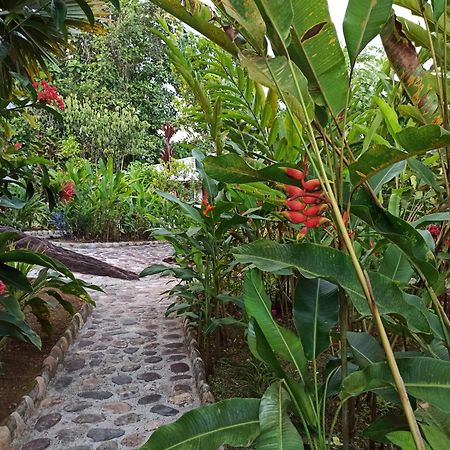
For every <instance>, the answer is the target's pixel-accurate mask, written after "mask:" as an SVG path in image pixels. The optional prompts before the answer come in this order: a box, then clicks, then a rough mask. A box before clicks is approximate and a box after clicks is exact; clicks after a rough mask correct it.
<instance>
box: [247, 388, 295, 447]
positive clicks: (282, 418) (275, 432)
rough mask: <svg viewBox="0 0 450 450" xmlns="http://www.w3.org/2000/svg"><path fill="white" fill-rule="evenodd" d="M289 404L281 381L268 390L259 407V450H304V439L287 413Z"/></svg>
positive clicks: (257, 444) (257, 443)
mask: <svg viewBox="0 0 450 450" xmlns="http://www.w3.org/2000/svg"><path fill="white" fill-rule="evenodd" d="M289 403H290V399H289V395H288V393H287V392H286V390H285V389H284V388H283V384H282V383H281V381H278V382H276V383H274V384H272V385H271V386H269V387H268V388H267V390H266V392H265V393H264V395H263V397H262V398H261V404H260V407H259V422H260V427H261V434H260V435H259V436H258V439H257V440H256V442H255V445H256V448H257V449H258V450H274V449H276V450H302V449H303V441H302V438H301V436H300V434H299V433H298V431H297V429H296V428H295V426H294V425H293V424H292V422H291V419H290V418H289V415H288V412H287V411H288V406H289Z"/></svg>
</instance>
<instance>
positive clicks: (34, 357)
mask: <svg viewBox="0 0 450 450" xmlns="http://www.w3.org/2000/svg"><path fill="white" fill-rule="evenodd" d="M67 300H69V301H70V302H71V303H72V304H73V306H74V308H75V311H79V310H80V308H81V307H82V305H83V302H81V301H80V300H79V299H77V298H75V297H67ZM71 320H72V318H71V316H70V315H69V314H68V313H67V312H66V311H65V310H64V309H63V308H62V307H61V306H59V305H58V306H56V307H54V308H52V311H51V323H52V325H53V332H52V334H51V336H47V335H45V334H44V333H43V332H42V331H40V326H39V324H38V323H37V322H36V320H35V318H34V317H33V316H32V315H31V314H27V321H28V323H29V324H30V325H31V326H32V327H33V329H34V330H36V331H37V332H38V333H39V334H40V336H41V338H42V350H38V349H37V348H36V347H34V345H32V344H29V343H26V342H21V341H16V340H10V341H9V342H8V344H7V345H6V347H5V348H3V350H1V351H0V425H1V424H2V422H3V421H4V420H5V419H6V418H7V417H8V416H9V414H11V413H12V412H13V411H14V410H15V408H16V407H17V405H18V404H19V403H20V399H21V398H22V397H23V396H24V395H26V394H28V393H29V392H30V391H31V389H32V388H33V384H34V383H33V380H34V378H35V377H36V376H38V375H39V374H40V373H41V371H42V362H43V361H44V359H45V358H46V357H47V356H48V354H49V353H50V351H51V349H52V347H53V346H54V345H55V343H56V342H57V341H58V339H59V338H60V337H61V336H62V335H63V334H64V332H65V331H66V329H67V328H68V327H69V324H70V321H71Z"/></svg>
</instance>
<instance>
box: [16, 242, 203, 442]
mask: <svg viewBox="0 0 450 450" xmlns="http://www.w3.org/2000/svg"><path fill="white" fill-rule="evenodd" d="M70 248H71V249H73V250H75V251H78V252H80V253H84V254H87V255H90V256H94V257H96V258H98V259H101V260H104V261H107V262H108V263H110V264H112V265H116V266H118V267H122V268H124V269H128V270H133V271H136V272H140V271H141V270H142V269H143V268H145V267H147V266H148V265H150V264H152V263H159V262H161V261H162V260H163V259H164V258H165V257H167V256H169V255H170V248H169V247H168V246H167V245H165V244H161V243H149V244H147V245H142V246H127V247H98V248H89V247H84V246H80V247H79V248H77V247H70ZM79 276H80V278H82V279H84V280H86V281H89V282H91V283H95V284H97V285H99V286H101V287H102V288H103V289H104V291H105V293H104V294H101V293H95V294H94V296H93V297H94V299H95V301H96V302H97V308H96V309H95V310H94V312H93V313H92V315H91V316H90V318H89V319H88V321H87V323H86V325H85V326H84V327H83V329H82V330H81V332H80V335H79V336H78V339H77V341H76V343H75V344H74V345H73V346H72V347H71V348H70V349H69V351H68V353H67V355H66V358H65V360H64V364H63V365H62V367H61V366H60V367H59V369H58V372H57V374H56V377H55V378H54V379H53V381H52V383H51V384H50V386H49V389H48V392H47V396H46V398H45V399H44V400H43V402H42V405H41V407H40V409H39V411H38V414H37V415H35V416H34V417H33V418H32V419H31V420H30V421H29V423H27V431H26V432H25V433H24V436H23V438H22V439H21V442H19V443H18V445H17V446H16V447H15V450H16V449H17V450H41V449H51V450H60V449H61V450H62V449H64V450H116V449H127V450H129V449H138V448H139V447H140V445H141V444H143V443H144V442H145V441H146V439H147V438H148V436H149V435H150V434H151V432H152V431H153V430H155V429H156V428H157V427H159V426H160V425H161V424H164V423H169V422H172V421H173V420H175V419H176V418H178V417H179V416H180V415H181V414H182V413H184V412H186V411H187V410H189V409H192V408H193V407H194V406H197V405H198V404H199V400H198V399H199V396H198V393H197V391H196V388H195V382H194V379H193V374H192V366H191V362H190V360H189V358H188V356H187V349H186V348H185V344H184V340H183V332H182V330H181V329H180V328H179V327H178V324H177V321H176V320H175V319H166V318H165V317H164V312H165V309H166V307H167V304H168V302H169V300H167V299H165V298H164V296H162V293H163V292H164V291H165V290H167V289H168V285H167V279H164V278H158V277H147V278H143V279H142V280H139V281H124V280H118V279H114V278H107V277H94V276H87V275H79Z"/></svg>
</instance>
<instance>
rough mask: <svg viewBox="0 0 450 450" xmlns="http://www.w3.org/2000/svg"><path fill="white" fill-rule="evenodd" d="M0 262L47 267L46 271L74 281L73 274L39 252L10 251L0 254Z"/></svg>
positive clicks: (56, 261)
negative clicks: (55, 272)
mask: <svg viewBox="0 0 450 450" xmlns="http://www.w3.org/2000/svg"><path fill="white" fill-rule="evenodd" d="M0 262H1V263H7V262H20V263H25V264H31V265H36V266H41V267H47V268H48V269H53V270H56V271H58V272H60V273H62V274H63V275H65V276H66V277H68V278H71V279H74V278H75V276H74V275H73V273H72V272H71V271H70V270H69V269H68V268H67V267H66V266H65V265H64V264H62V263H60V262H59V261H58V260H56V259H53V258H51V257H50V256H47V255H44V254H43V253H39V252H32V251H29V250H12V251H10V252H6V253H3V254H0Z"/></svg>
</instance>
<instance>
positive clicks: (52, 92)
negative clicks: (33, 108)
mask: <svg viewBox="0 0 450 450" xmlns="http://www.w3.org/2000/svg"><path fill="white" fill-rule="evenodd" d="M33 87H34V89H36V90H37V91H38V92H37V99H38V102H41V103H46V104H48V105H50V104H51V103H52V102H55V103H56V105H57V106H58V108H59V109H64V108H65V107H66V105H65V104H64V100H63V98H62V97H61V95H60V94H59V93H58V90H57V89H56V88H55V87H54V86H51V85H50V83H49V82H48V81H45V80H42V81H36V82H34V83H33Z"/></svg>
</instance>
